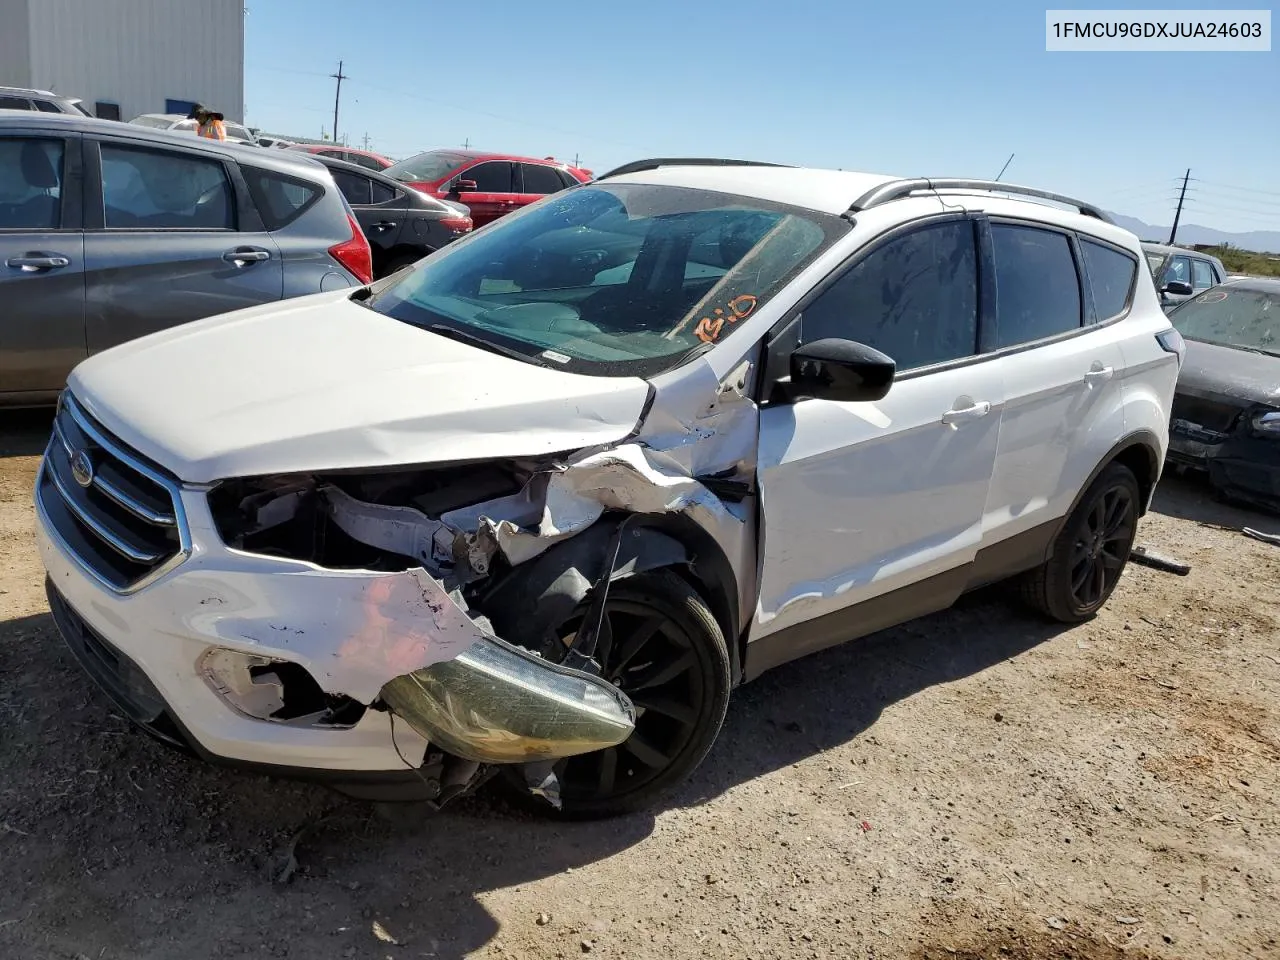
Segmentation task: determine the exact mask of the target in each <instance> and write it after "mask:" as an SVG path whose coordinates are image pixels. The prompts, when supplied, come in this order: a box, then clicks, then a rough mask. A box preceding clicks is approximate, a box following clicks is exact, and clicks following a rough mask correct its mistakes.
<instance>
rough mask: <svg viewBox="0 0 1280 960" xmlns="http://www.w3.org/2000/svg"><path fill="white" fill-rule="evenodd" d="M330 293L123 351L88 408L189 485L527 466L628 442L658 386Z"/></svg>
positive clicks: (110, 361)
mask: <svg viewBox="0 0 1280 960" xmlns="http://www.w3.org/2000/svg"><path fill="white" fill-rule="evenodd" d="M349 296H350V291H349V290H348V291H341V292H337V293H324V294H318V295H316V296H309V297H302V298H299V299H297V300H289V301H285V302H282V303H273V304H268V305H266V306H262V307H254V308H251V309H249V310H241V311H237V312H235V313H229V314H225V315H223V316H220V317H213V318H210V319H208V320H200V321H197V322H195V323H189V324H185V325H183V326H179V327H175V328H173V329H170V330H166V331H162V332H160V333H157V334H153V335H151V336H148V337H143V338H142V339H139V340H134V341H132V342H130V343H125V344H122V345H121V346H118V347H114V348H113V349H111V350H108V351H106V352H104V353H100V354H97V355H96V356H94V357H91V358H90V359H88V360H86V361H85V362H84V363H82V364H80V366H78V367H77V368H76V369H75V370H74V371H73V372H72V374H71V377H70V378H69V381H68V383H69V386H70V388H71V391H72V393H73V394H74V395H75V397H76V399H77V400H79V401H80V402H81V404H82V405H83V406H84V407H85V409H86V410H87V411H88V412H89V413H91V414H92V415H93V416H94V417H96V418H97V419H98V420H99V421H100V422H101V423H102V424H103V425H104V426H105V427H107V429H109V430H110V431H111V432H113V433H114V434H116V436H118V437H119V438H120V439H121V440H123V441H124V442H125V443H128V444H130V445H131V446H132V447H134V448H135V449H136V450H137V451H138V452H139V453H141V454H143V455H144V456H146V457H149V458H150V459H152V460H154V461H155V462H156V463H158V464H160V465H161V466H164V467H167V468H168V469H169V470H171V471H172V472H173V473H174V474H176V475H177V476H178V478H179V479H181V480H184V481H187V482H189V483H207V482H210V481H213V480H218V479H222V478H225V477H237V476H253V475H260V474H273V473H292V472H306V471H313V470H333V469H341V468H361V467H383V466H391V465H396V464H422V463H439V462H445V461H450V460H467V459H481V458H487V457H519V456H530V455H537V454H546V453H555V452H558V451H570V450H577V449H580V448H582V447H588V446H593V445H595V444H601V443H610V442H613V441H616V440H620V439H622V438H623V437H625V436H626V435H627V434H628V433H630V432H631V431H632V430H633V429H634V428H635V426H636V424H637V422H638V421H639V419H640V416H641V413H642V412H643V410H644V404H645V400H646V397H647V395H648V390H649V387H648V384H647V383H646V382H645V381H644V380H642V379H639V378H634V377H626V378H614V377H586V376H580V375H577V374H571V373H564V372H562V371H558V370H550V369H547V368H545V367H537V366H534V365H533V364H530V363H524V362H522V361H520V360H513V359H511V358H508V357H504V356H500V355H498V354H494V353H490V352H488V351H486V350H483V349H481V348H479V347H473V346H470V345H468V344H465V343H459V342H458V341H455V340H449V339H446V338H445V337H440V336H437V335H435V334H433V333H428V332H427V331H424V330H421V329H418V328H416V327H413V326H410V325H409V324H407V323H402V322H400V321H398V320H393V319H391V318H390V317H385V316H382V315H380V314H377V313H374V312H373V311H372V310H369V309H367V308H365V307H363V306H361V305H359V304H356V303H352V302H351V301H350V300H349V299H348V298H349Z"/></svg>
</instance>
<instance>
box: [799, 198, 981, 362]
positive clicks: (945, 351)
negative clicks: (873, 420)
mask: <svg viewBox="0 0 1280 960" xmlns="http://www.w3.org/2000/svg"><path fill="white" fill-rule="evenodd" d="M801 327H802V329H803V334H804V340H805V342H806V343H809V342H812V341H814V340H821V339H824V338H826V337H843V338H846V339H849V340H857V341H860V342H862V343H865V344H867V345H868V346H872V347H875V348H876V349H877V350H880V351H882V352H884V353H886V354H888V355H889V356H890V357H892V358H893V359H894V360H895V361H897V364H898V369H899V370H910V369H912V368H914V367H922V366H926V365H928V364H931V363H943V362H945V361H947V360H956V359H959V358H961V357H969V356H972V355H973V354H974V353H975V352H976V350H977V343H978V258H977V254H976V250H975V246H974V239H973V224H972V223H970V222H969V221H967V220H962V221H955V222H951V223H940V224H937V225H936V226H932V227H925V228H923V229H921V230H916V231H913V232H911V233H908V234H906V235H904V236H901V237H897V238H895V239H893V240H890V241H889V242H888V243H886V244H885V245H884V246H882V247H879V248H878V249H876V250H873V251H872V252H871V253H870V254H869V255H868V256H867V257H866V258H865V259H863V260H861V261H860V262H859V263H857V264H855V265H854V266H853V267H852V268H851V269H850V270H849V271H848V272H846V273H845V274H844V276H842V277H841V278H840V279H839V280H837V281H836V282H835V284H834V285H833V286H831V287H829V288H828V289H827V290H826V291H825V292H824V293H823V294H822V295H821V296H820V297H818V299H817V300H815V301H814V302H813V303H811V304H810V305H809V306H808V307H806V308H805V311H804V315H803V319H802V320H801Z"/></svg>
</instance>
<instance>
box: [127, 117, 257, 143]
mask: <svg viewBox="0 0 1280 960" xmlns="http://www.w3.org/2000/svg"><path fill="white" fill-rule="evenodd" d="M129 122H130V123H132V124H136V125H137V126H139V127H150V128H151V129H152V130H172V131H174V132H175V133H189V134H191V135H192V136H195V133H196V129H197V128H198V127H199V124H198V123H196V121H194V120H192V119H191V118H190V117H186V116H184V115H182V114H180V113H144V114H143V115H142V116H140V117H134V118H133V119H132V120H130V121H129ZM223 125H224V126H225V127H226V129H227V139H228V140H233V141H235V142H236V143H244V144H249V145H252V146H257V145H258V138H257V137H255V136H254V135H253V134H252V133H250V132H249V128H248V127H246V126H245V125H244V124H241V123H236V122H235V121H234V120H224V121H223Z"/></svg>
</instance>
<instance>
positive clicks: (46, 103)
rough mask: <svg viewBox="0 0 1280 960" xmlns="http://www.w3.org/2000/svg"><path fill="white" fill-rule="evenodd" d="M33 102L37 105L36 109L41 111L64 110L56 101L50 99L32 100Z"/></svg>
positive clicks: (53, 111)
mask: <svg viewBox="0 0 1280 960" xmlns="http://www.w3.org/2000/svg"><path fill="white" fill-rule="evenodd" d="M31 102H32V103H34V104H35V105H36V109H37V110H39V111H40V112H41V113H61V112H62V110H61V109H60V108H59V107H58V105H57V104H56V103H53V102H52V101H50V100H32V101H31Z"/></svg>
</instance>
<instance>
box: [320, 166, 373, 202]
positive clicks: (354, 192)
mask: <svg viewBox="0 0 1280 960" xmlns="http://www.w3.org/2000/svg"><path fill="white" fill-rule="evenodd" d="M329 172H330V173H332V174H333V182H334V183H336V184H337V185H338V189H339V190H341V191H342V195H343V196H344V197H346V198H347V203H351V204H357V205H363V206H368V205H369V203H370V202H371V200H372V195H371V193H370V190H369V178H368V177H362V176H360V175H359V174H357V173H347V172H346V171H345V170H330V171H329Z"/></svg>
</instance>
